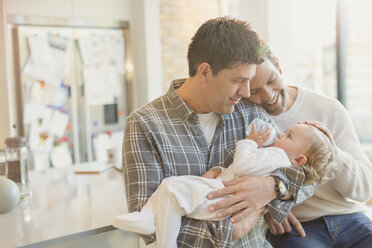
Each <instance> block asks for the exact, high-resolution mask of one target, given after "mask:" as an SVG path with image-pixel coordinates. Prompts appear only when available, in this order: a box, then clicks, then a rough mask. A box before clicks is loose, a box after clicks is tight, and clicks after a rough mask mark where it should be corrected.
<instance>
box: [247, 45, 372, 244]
mask: <svg viewBox="0 0 372 248" xmlns="http://www.w3.org/2000/svg"><path fill="white" fill-rule="evenodd" d="M262 47H263V49H264V50H265V51H264V54H265V60H264V62H262V63H261V64H260V65H258V66H257V69H256V75H255V77H254V78H253V79H252V80H251V96H250V97H248V100H249V101H250V102H252V103H256V104H258V105H260V106H262V107H263V108H265V109H266V111H267V112H268V113H269V114H270V115H271V116H272V118H273V119H274V121H275V122H276V124H277V125H278V126H279V129H280V130H281V131H283V130H286V129H287V128H288V127H290V126H292V125H294V124H296V123H297V122H301V121H304V120H314V121H313V122H311V123H312V124H313V125H315V126H317V127H318V128H321V129H322V130H323V132H325V133H326V134H327V133H329V134H330V135H329V137H332V136H333V138H334V144H335V145H336V147H337V157H336V163H337V165H336V169H335V171H334V172H333V173H332V175H330V177H329V179H328V180H326V181H324V182H323V183H322V184H321V185H319V186H318V187H317V188H316V190H315V192H314V195H313V196H312V197H311V198H309V199H307V200H305V201H304V202H303V203H302V204H301V205H298V206H295V207H294V208H293V209H292V213H290V214H289V215H288V218H286V219H285V220H284V221H283V222H282V224H275V223H274V222H273V221H272V219H271V217H270V215H268V214H266V215H265V220H266V222H267V223H268V224H269V228H270V231H271V233H270V232H269V233H268V240H269V241H270V242H271V243H272V245H273V246H274V247H309V248H313V247H317V248H322V247H361V248H363V247H370V246H371V243H372V222H371V220H370V219H369V218H368V217H367V216H365V215H364V214H363V213H362V212H363V211H364V210H365V201H367V200H368V199H370V198H371V196H372V164H371V162H370V161H369V160H368V158H367V156H366V154H365V152H364V151H363V148H362V147H361V145H360V143H359V140H358V138H357V135H356V133H355V131H354V128H353V125H352V122H351V119H350V117H349V114H348V112H347V110H346V109H345V108H344V106H343V105H342V104H341V103H340V102H339V101H337V100H336V99H333V98H330V97H327V96H324V95H321V94H318V93H315V92H313V91H311V90H308V89H304V88H302V87H298V86H285V85H284V83H283V81H282V75H281V74H282V72H281V69H280V66H279V63H278V60H277V58H276V57H274V56H273V54H272V51H271V50H270V48H269V47H268V46H267V45H264V44H263V46H262ZM317 121H320V122H323V123H324V124H325V126H323V125H321V124H320V123H317ZM278 234H281V235H278Z"/></svg>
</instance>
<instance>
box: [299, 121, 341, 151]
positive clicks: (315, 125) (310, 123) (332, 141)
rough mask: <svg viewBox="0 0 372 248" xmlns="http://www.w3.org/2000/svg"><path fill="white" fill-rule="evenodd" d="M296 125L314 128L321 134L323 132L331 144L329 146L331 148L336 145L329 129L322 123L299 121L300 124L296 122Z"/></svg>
mask: <svg viewBox="0 0 372 248" xmlns="http://www.w3.org/2000/svg"><path fill="white" fill-rule="evenodd" d="M298 123H299V124H307V125H311V126H313V127H316V128H317V129H319V130H320V131H321V132H323V133H324V134H325V135H326V136H327V137H328V139H329V141H330V142H331V144H332V145H333V146H334V145H336V143H335V140H334V139H333V136H332V134H331V131H329V129H328V128H327V127H326V125H324V123H323V122H320V121H313V120H309V121H301V122H298Z"/></svg>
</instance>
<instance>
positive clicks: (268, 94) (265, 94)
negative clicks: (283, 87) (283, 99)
mask: <svg viewBox="0 0 372 248" xmlns="http://www.w3.org/2000/svg"><path fill="white" fill-rule="evenodd" d="M274 95H275V93H274V90H273V89H272V88H271V87H269V86H265V87H264V88H263V90H262V100H264V101H265V102H270V101H272V100H273V97H274Z"/></svg>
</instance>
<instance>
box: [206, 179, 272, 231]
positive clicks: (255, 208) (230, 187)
mask: <svg viewBox="0 0 372 248" xmlns="http://www.w3.org/2000/svg"><path fill="white" fill-rule="evenodd" d="M223 184H224V185H225V188H223V189H220V190H217V191H214V192H212V193H210V194H208V195H207V198H208V199H210V200H212V199H215V198H218V197H223V196H227V198H225V199H224V200H221V201H219V202H216V203H214V204H212V205H211V206H209V207H208V210H209V211H210V212H215V211H218V210H221V209H223V210H222V211H220V212H219V213H217V217H218V218H223V217H226V216H229V215H233V214H234V215H233V217H232V218H231V219H230V221H231V223H233V224H235V223H238V222H239V221H241V220H242V219H243V218H246V217H249V218H253V216H257V215H258V214H257V213H259V212H261V211H262V209H263V208H264V207H265V206H266V205H267V204H268V203H269V202H270V201H271V200H273V199H274V198H276V191H275V180H274V178H272V177H256V176H244V177H240V178H235V179H232V180H230V181H224V182H223Z"/></svg>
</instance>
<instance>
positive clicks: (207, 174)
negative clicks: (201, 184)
mask: <svg viewBox="0 0 372 248" xmlns="http://www.w3.org/2000/svg"><path fill="white" fill-rule="evenodd" d="M220 173H221V172H218V171H212V170H210V171H207V172H205V173H204V174H203V175H201V176H202V177H205V178H210V179H215V178H217V177H218V176H219V175H220Z"/></svg>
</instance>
